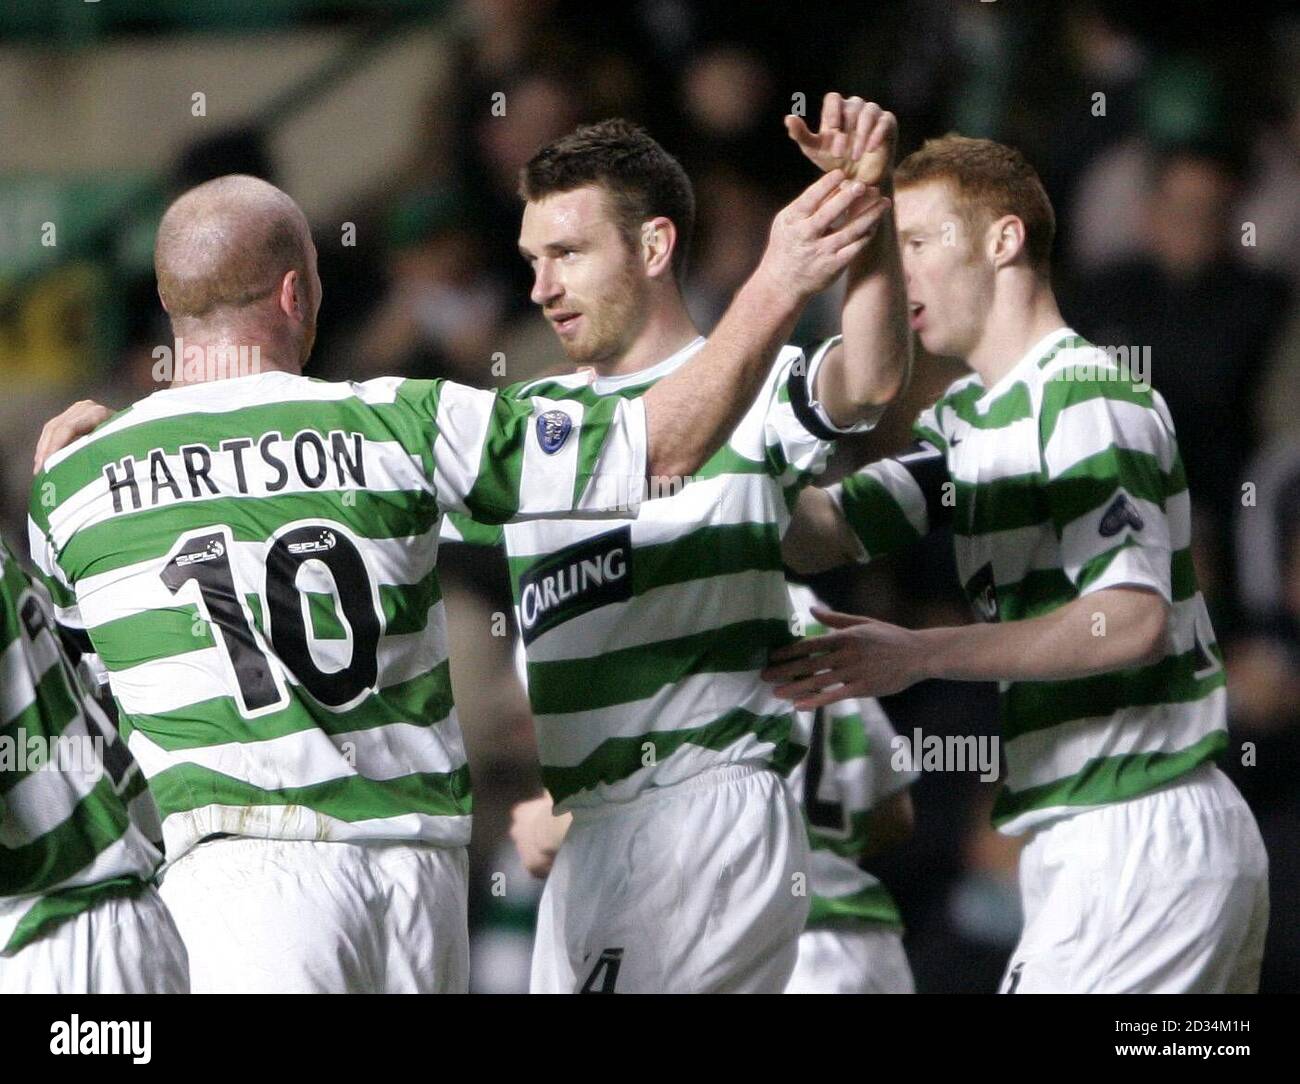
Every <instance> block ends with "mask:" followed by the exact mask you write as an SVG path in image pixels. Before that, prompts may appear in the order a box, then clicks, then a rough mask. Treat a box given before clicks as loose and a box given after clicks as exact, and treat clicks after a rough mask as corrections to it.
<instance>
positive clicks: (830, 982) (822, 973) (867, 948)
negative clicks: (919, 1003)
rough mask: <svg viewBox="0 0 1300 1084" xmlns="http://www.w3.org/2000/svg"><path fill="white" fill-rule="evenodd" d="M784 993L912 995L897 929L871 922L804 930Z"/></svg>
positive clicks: (914, 987) (909, 971)
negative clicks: (796, 959)
mask: <svg viewBox="0 0 1300 1084" xmlns="http://www.w3.org/2000/svg"><path fill="white" fill-rule="evenodd" d="M785 992H786V993H787V994H912V993H915V992H916V986H915V984H914V983H913V981H912V968H911V967H910V966H909V965H908V962H907V953H906V952H904V951H903V935H902V933H901V932H900V931H898V930H896V929H893V928H892V927H889V926H882V925H879V924H877V923H866V922H860V923H854V924H853V926H852V927H850V926H848V925H847V924H845V925H844V926H843V927H839V926H833V927H826V928H823V929H816V930H805V931H804V932H803V933H802V934H800V936H799V959H798V962H796V964H795V966H794V974H793V975H791V976H790V981H789V982H788V983H786V987H785Z"/></svg>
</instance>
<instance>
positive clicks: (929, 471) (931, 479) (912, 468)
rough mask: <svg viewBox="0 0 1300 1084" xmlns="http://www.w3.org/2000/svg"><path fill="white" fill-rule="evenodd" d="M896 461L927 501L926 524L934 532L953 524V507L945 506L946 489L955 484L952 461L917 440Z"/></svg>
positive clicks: (922, 441)
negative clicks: (950, 462)
mask: <svg viewBox="0 0 1300 1084" xmlns="http://www.w3.org/2000/svg"><path fill="white" fill-rule="evenodd" d="M894 461H895V462H896V463H897V464H898V465H899V466H900V467H902V468H903V469H904V470H905V471H907V473H908V474H910V475H911V476H912V481H914V482H915V483H916V484H917V486H918V487H919V488H920V490H921V495H922V496H923V497H925V520H926V526H927V527H929V529H930V530H932V531H933V530H934V529H935V528H937V527H946V526H947V525H948V524H950V523H951V522H952V514H953V503H954V502H951V501H950V502H948V503H944V500H943V497H944V485H945V483H948V482H951V481H952V478H951V477H950V476H949V474H948V461H947V459H946V458H945V456H944V454H943V453H942V452H941V451H939V449H938V448H936V447H935V446H934V445H933V444H931V443H930V442H929V441H928V440H915V441H913V442H912V443H911V444H909V445H908V446H907V447H906V448H904V449H903V450H902V451H901V452H899V453H898V455H896V456H895V457H894Z"/></svg>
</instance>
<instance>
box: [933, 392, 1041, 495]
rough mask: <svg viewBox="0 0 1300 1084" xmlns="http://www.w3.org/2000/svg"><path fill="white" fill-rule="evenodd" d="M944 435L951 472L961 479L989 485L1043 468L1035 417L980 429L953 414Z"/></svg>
mask: <svg viewBox="0 0 1300 1084" xmlns="http://www.w3.org/2000/svg"><path fill="white" fill-rule="evenodd" d="M945 436H946V437H947V438H948V471H949V473H950V474H951V476H952V477H953V479H955V480H956V481H959V482H966V483H970V484H972V485H974V484H976V483H979V484H982V485H987V484H988V483H989V482H993V481H996V480H997V479H999V478H1011V477H1016V476H1020V475H1024V474H1035V475H1036V474H1038V472H1039V470H1040V469H1041V467H1042V463H1041V461H1040V458H1039V454H1038V419H1037V418H1035V417H1029V418H1018V419H1017V420H1016V421H1014V422H1011V423H1010V424H1009V425H1004V426H1002V427H1001V428H1000V429H980V428H978V427H976V426H973V425H971V424H969V423H968V422H964V421H962V420H961V419H960V418H958V417H957V416H956V414H955V413H954V414H953V420H952V423H951V424H950V425H949V426H948V429H947V431H946V433H945ZM954 438H955V439H956V440H957V442H958V443H957V444H956V445H955V446H954V445H953V440H954ZM976 499H977V500H978V497H977V498H976Z"/></svg>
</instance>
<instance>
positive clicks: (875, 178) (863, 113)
mask: <svg viewBox="0 0 1300 1084" xmlns="http://www.w3.org/2000/svg"><path fill="white" fill-rule="evenodd" d="M785 130H786V132H787V133H789V136H790V138H791V139H793V140H794V141H795V142H796V143H798V144H799V149H800V150H801V151H803V153H804V154H805V155H806V156H807V157H808V158H809V159H811V160H812V162H813V163H815V164H816V166H817V168H818V169H820V170H822V171H823V172H829V171H831V170H833V169H839V170H843V171H844V175H845V176H846V177H848V178H849V179H851V180H857V181H862V182H863V183H864V184H867V185H872V186H875V187H880V186H882V185H888V184H889V182H890V180H891V179H892V176H893V171H894V150H895V148H896V146H897V144H898V121H897V120H896V119H895V117H894V114H893V113H889V112H886V111H885V110H883V109H881V108H880V106H878V105H877V104H876V103H875V102H866V101H863V100H862V99H861V98H858V97H852V98H845V97H843V96H841V95H839V94H836V93H835V92H834V91H832V92H831V93H830V94H827V95H826V97H825V99H824V100H823V101H822V115H821V126H820V127H819V128H818V130H817V131H816V132H813V131H812V130H810V129H809V127H808V125H807V124H805V123H804V119H803V118H802V117H796V116H794V115H793V114H791V115H790V116H787V117H786V118H785Z"/></svg>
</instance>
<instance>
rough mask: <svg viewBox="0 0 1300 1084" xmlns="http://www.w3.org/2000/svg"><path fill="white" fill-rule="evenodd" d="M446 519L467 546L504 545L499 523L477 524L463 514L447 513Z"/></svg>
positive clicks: (503, 535)
mask: <svg viewBox="0 0 1300 1084" xmlns="http://www.w3.org/2000/svg"><path fill="white" fill-rule="evenodd" d="M447 516H448V518H449V519H450V520H451V522H452V523H453V524H454V525H455V527H456V530H457V531H458V532H459V533H460V537H461V540H462V541H463V542H464V543H465V544H466V545H469V546H500V545H504V544H505V531H504V528H503V527H502V526H501V524H499V523H492V524H488V523H478V522H476V521H475V520H473V519H471V518H470V517H469V516H467V515H465V514H464V513H463V512H448V513H447Z"/></svg>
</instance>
